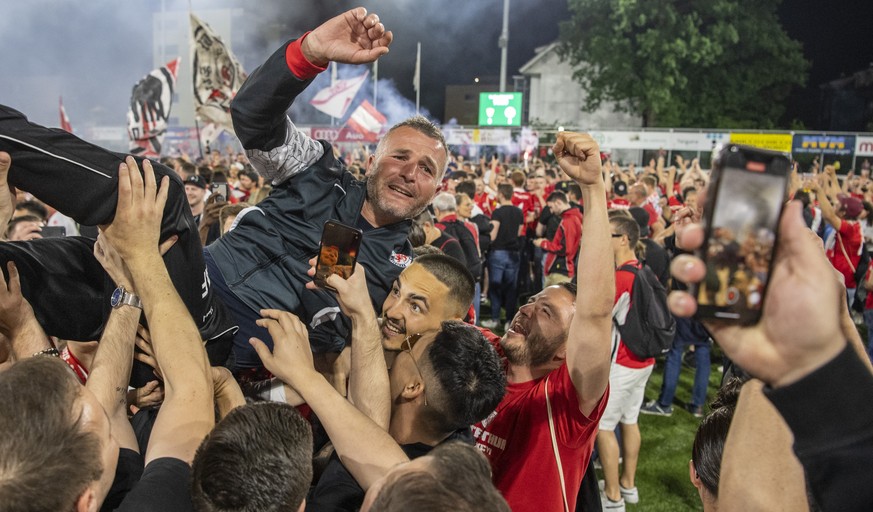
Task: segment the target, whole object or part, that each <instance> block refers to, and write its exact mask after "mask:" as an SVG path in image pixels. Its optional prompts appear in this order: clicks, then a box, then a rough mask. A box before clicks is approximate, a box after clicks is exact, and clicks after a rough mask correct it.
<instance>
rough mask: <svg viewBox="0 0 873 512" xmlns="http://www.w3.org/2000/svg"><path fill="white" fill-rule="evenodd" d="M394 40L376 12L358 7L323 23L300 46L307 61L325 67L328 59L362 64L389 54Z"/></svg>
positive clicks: (329, 60)
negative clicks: (389, 46) (372, 12)
mask: <svg viewBox="0 0 873 512" xmlns="http://www.w3.org/2000/svg"><path fill="white" fill-rule="evenodd" d="M393 39H394V35H393V34H392V33H391V32H390V31H386V30H385V25H383V24H382V23H381V22H380V21H379V16H378V15H377V14H367V9H364V8H363V7H357V8H355V9H352V10H350V11H346V12H344V13H342V14H340V15H339V16H336V17H334V18H331V19H329V20H327V21H326V22H324V23H322V24H321V25H319V26H318V28H316V29H315V30H313V31H312V32H310V33H309V35H307V36H306V39H304V40H303V42H302V43H301V45H300V49H301V51H302V52H303V56H304V57H306V59H307V60H309V62H311V63H313V64H315V65H318V66H326V65H327V64H328V63H329V62H331V61H333V62H343V63H346V64H365V63H368V62H373V61H375V60H376V59H378V58H379V57H381V56H382V55H385V54H386V53H388V45H390V44H391V41H392V40H393Z"/></svg>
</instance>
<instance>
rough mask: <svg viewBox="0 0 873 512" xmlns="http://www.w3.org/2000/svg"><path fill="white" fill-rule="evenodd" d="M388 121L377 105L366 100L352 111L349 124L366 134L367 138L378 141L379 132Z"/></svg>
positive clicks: (365, 137)
mask: <svg viewBox="0 0 873 512" xmlns="http://www.w3.org/2000/svg"><path fill="white" fill-rule="evenodd" d="M387 122H388V119H386V118H385V116H383V115H382V114H381V113H380V112H379V111H378V110H376V107H374V106H373V105H371V104H370V102H369V101H367V100H364V101H362V102H361V104H360V105H358V108H356V109H355V111H354V112H352V115H351V116H350V117H349V120H348V123H347V124H348V125H349V127H350V128H352V129H353V130H355V131H356V132H358V133H360V134H361V135H363V136H364V139H365V140H368V141H370V142H376V141H377V140H379V133H381V132H382V127H383V126H385V124H386V123H387Z"/></svg>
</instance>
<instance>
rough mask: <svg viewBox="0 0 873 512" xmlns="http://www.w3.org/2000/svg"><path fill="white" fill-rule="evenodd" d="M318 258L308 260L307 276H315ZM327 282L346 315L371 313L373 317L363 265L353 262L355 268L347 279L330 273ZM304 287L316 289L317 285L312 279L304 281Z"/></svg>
mask: <svg viewBox="0 0 873 512" xmlns="http://www.w3.org/2000/svg"><path fill="white" fill-rule="evenodd" d="M317 261H318V258H312V259H310V260H309V270H308V271H307V272H306V273H307V274H308V275H309V277H314V276H315V265H316V262H317ZM327 284H328V286H330V287H331V288H333V289H334V290H336V298H337V302H339V305H340V308H342V310H343V313H345V314H346V316H352V315H367V314H369V315H372V316H373V317H374V318H375V315H376V312H375V310H374V309H373V303H372V302H371V301H370V291H369V290H368V289H367V273H366V271H365V270H364V266H363V265H361V264H360V263H355V268H354V270H353V271H352V275H350V276H349V278H348V279H343V278H342V277H340V276H338V275H336V274H332V275H330V276H328V278H327ZM306 287H307V288H309V289H310V290H317V289H318V285H316V284H315V282H314V281H310V282H308V283H306Z"/></svg>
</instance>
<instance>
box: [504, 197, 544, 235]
mask: <svg viewBox="0 0 873 512" xmlns="http://www.w3.org/2000/svg"><path fill="white" fill-rule="evenodd" d="M511 201H512V204H513V206H518V207H519V208H521V214H522V216H523V218H524V225H525V226H527V227H528V229H530V224H531V223H530V222H528V220H527V216H528V213H529V212H533V213H534V220H533V224H534V230H536V222H537V219H536V217H537V214H538V212H537V208H538V204H539V203H537V201H536V199H535V198H534V196H533V194H531V193H530V192H528V191H526V190H524V189H520V188H516V189H513V191H512V199H511Z"/></svg>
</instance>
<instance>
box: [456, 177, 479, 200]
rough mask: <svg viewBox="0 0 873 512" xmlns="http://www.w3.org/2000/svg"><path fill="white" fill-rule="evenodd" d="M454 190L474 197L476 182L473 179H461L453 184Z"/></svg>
mask: <svg viewBox="0 0 873 512" xmlns="http://www.w3.org/2000/svg"><path fill="white" fill-rule="evenodd" d="M455 192H457V193H459V194H467V195H468V196H470V198H471V199H472V198H474V197H476V182H474V181H469V180H466V181H462V182H460V183H458V184H457V185H455Z"/></svg>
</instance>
